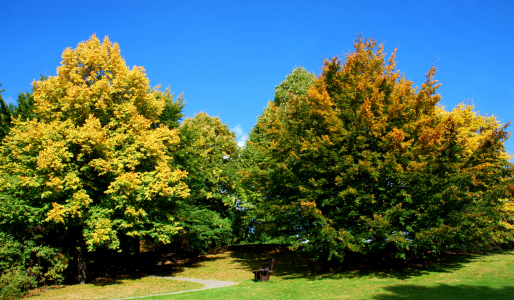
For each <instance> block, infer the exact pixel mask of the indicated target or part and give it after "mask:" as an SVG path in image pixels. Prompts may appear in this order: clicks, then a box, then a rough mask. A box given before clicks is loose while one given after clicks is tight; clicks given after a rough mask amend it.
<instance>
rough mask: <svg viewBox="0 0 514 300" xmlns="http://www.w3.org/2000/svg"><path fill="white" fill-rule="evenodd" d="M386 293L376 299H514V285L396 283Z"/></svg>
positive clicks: (386, 288)
mask: <svg viewBox="0 0 514 300" xmlns="http://www.w3.org/2000/svg"><path fill="white" fill-rule="evenodd" d="M384 289H385V290H387V292H386V293H383V294H379V295H376V296H374V297H373V298H372V299H374V300H402V299H420V300H432V299H445V300H463V299H465V300H468V299H487V300H511V299H514V287H512V286H504V287H500V288H491V287H486V286H471V285H447V284H438V285H436V286H430V287H427V286H419V285H394V286H388V287H385V288H384Z"/></svg>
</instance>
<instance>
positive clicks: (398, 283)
mask: <svg viewBox="0 0 514 300" xmlns="http://www.w3.org/2000/svg"><path fill="white" fill-rule="evenodd" d="M270 257H273V258H275V259H276V264H275V268H274V269H275V274H274V275H273V276H272V277H271V279H270V281H269V282H267V283H265V282H254V281H253V280H252V278H253V274H252V272H251V271H252V270H255V269H257V268H258V267H259V265H260V263H261V262H262V261H263V260H266V259H268V258H270ZM142 262H144V263H142ZM143 265H144V267H143ZM113 268H114V267H113ZM115 269H116V270H117V272H118V274H125V275H126V276H132V279H128V278H127V279H122V280H118V281H117V282H116V281H113V280H112V279H111V280H106V281H105V282H104V283H103V284H99V283H97V284H96V286H94V287H95V288H97V290H98V291H100V290H103V291H110V292H111V291H112V293H111V294H107V293H104V294H99V293H97V294H93V292H90V291H89V290H88V289H84V290H80V288H81V287H80V285H74V286H70V287H66V288H64V289H60V290H54V291H52V292H47V293H45V294H44V295H42V296H40V297H37V298H36V299H50V298H49V297H54V298H55V299H59V298H58V297H60V299H64V298H67V299H71V298H72V297H70V295H72V296H73V297H77V296H76V295H78V294H81V296H82V298H75V299H90V298H96V297H103V298H111V299H112V298H120V297H128V296H126V295H128V293H127V291H132V292H134V293H133V294H132V295H134V296H136V292H137V295H138V296H139V295H152V294H159V293H165V292H171V291H173V289H175V290H188V289H195V288H198V285H197V286H194V287H193V286H191V287H190V286H189V285H188V284H190V283H183V282H175V281H171V280H166V279H157V278H148V277H143V276H148V275H150V274H152V275H159V276H176V277H189V278H199V279H214V280H230V281H236V282H239V284H238V285H236V286H232V287H226V288H218V289H210V290H205V291H196V292H186V293H182V294H175V295H167V296H157V297H145V298H143V299H159V300H161V299H376V300H401V299H426V300H430V299H455V300H458V299H466V300H470V299H493V300H494V299H509V300H510V299H514V280H512V278H514V252H513V251H503V252H489V253H474V254H462V253H448V254H446V255H443V256H434V257H431V258H428V259H416V258H413V259H410V260H408V261H401V260H397V259H392V258H390V257H387V256H374V257H360V256H353V257H348V260H347V263H346V264H343V265H338V266H335V265H326V266H323V267H321V268H320V267H316V266H315V265H314V264H312V262H311V261H310V260H309V259H307V258H305V257H302V256H301V255H298V254H295V253H293V252H291V251H289V250H288V249H287V246H284V245H246V246H232V247H229V248H225V249H218V250H217V251H213V252H211V253H208V254H205V255H200V256H196V255H195V256H191V255H190V256H187V255H184V254H173V253H168V254H159V255H152V256H150V255H147V256H146V257H145V256H144V255H143V256H142V258H141V261H140V262H139V263H138V264H136V265H132V266H125V267H124V268H121V267H120V266H118V267H117V268H115ZM129 271H130V272H129ZM129 273H130V275H127V274H129ZM99 278H101V277H99ZM110 278H113V277H110ZM138 280H139V281H138ZM158 280H161V281H158ZM136 283H137V284H136ZM174 283H175V284H177V286H175V287H171V286H170V285H172V284H174ZM89 285H90V284H87V285H85V286H89ZM136 285H137V286H136ZM99 287H100V288H99ZM96 295H99V296H96ZM43 297H45V298H43Z"/></svg>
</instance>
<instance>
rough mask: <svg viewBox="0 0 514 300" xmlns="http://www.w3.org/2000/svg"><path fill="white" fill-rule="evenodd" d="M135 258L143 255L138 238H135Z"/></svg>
mask: <svg viewBox="0 0 514 300" xmlns="http://www.w3.org/2000/svg"><path fill="white" fill-rule="evenodd" d="M133 243H134V256H136V257H137V256H139V253H141V241H140V240H139V239H138V238H134V241H133Z"/></svg>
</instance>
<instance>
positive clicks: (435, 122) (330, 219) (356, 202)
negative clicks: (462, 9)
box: [243, 37, 513, 260]
mask: <svg viewBox="0 0 514 300" xmlns="http://www.w3.org/2000/svg"><path fill="white" fill-rule="evenodd" d="M395 65H396V62H395V52H393V53H392V55H391V56H390V57H389V58H388V59H387V60H386V57H385V53H384V48H383V45H379V44H377V43H376V42H375V41H373V40H372V39H369V40H364V39H363V38H361V37H359V38H358V39H357V41H356V43H355V50H354V51H353V52H351V53H348V54H347V55H346V56H345V57H344V61H343V60H342V59H341V58H337V57H336V58H332V59H327V60H326V61H325V62H324V67H323V72H322V74H321V75H319V76H318V77H317V78H316V79H315V80H314V84H312V85H311V86H310V89H309V90H308V95H305V96H297V95H295V94H294V93H291V96H290V97H289V100H288V101H286V102H283V101H282V102H277V101H273V102H270V103H269V105H268V107H267V108H266V109H265V111H264V112H263V114H262V115H261V116H260V117H259V119H258V122H257V125H256V126H255V128H254V130H253V131H252V134H251V135H250V142H249V143H248V144H247V148H246V149H245V153H244V154H243V157H246V159H247V162H248V161H249V162H250V163H248V165H249V166H252V165H253V167H251V168H248V169H247V171H246V172H244V176H245V183H246V185H247V186H248V187H249V189H251V190H253V194H252V197H248V202H249V203H251V204H252V205H253V207H254V210H253V214H252V217H253V218H256V219H257V220H258V221H259V222H258V225H257V227H258V229H260V230H263V231H266V232H268V233H269V234H270V235H275V236H282V237H284V236H287V237H289V238H291V239H293V240H295V241H296V242H295V243H294V244H293V246H292V247H293V248H294V249H302V250H305V251H307V252H308V253H310V254H312V255H313V256H314V257H315V258H317V259H319V260H326V259H328V260H330V259H332V258H337V259H339V260H342V259H344V256H345V253H347V252H348V251H353V252H359V253H374V252H377V251H390V252H392V253H395V254H396V255H397V256H398V257H405V256H406V255H407V254H408V253H426V252H428V251H435V252H437V251H443V250H446V249H455V248H469V247H483V246H490V245H495V244H498V243H503V242H505V241H506V240H510V239H511V238H512V235H511V232H512V231H511V230H510V229H511V228H512V227H511V226H510V225H509V224H508V222H507V221H508V216H509V213H508V210H509V206H511V205H512V204H511V203H512V179H513V168H512V164H510V163H509V159H510V157H509V155H508V154H507V153H506V152H505V148H504V146H503V143H504V141H505V140H506V139H507V138H508V137H509V135H510V133H508V132H507V131H506V128H507V125H501V124H500V123H499V122H498V121H497V120H496V118H494V117H484V116H481V115H479V114H478V113H476V112H475V111H474V110H473V107H472V106H469V105H459V106H458V107H456V108H455V109H453V110H451V111H447V110H445V109H444V108H443V107H442V106H440V105H439V101H440V99H441V97H440V96H439V95H438V94H437V88H438V87H439V84H438V83H437V81H436V80H435V79H434V75H435V73H436V69H435V68H434V67H432V68H431V69H430V70H429V72H428V73H427V75H426V81H425V82H424V83H423V85H422V86H421V88H416V87H414V86H413V83H412V82H411V81H409V80H407V79H406V78H405V77H404V76H402V75H401V74H400V72H399V71H398V70H396V69H395ZM252 162H253V163H252ZM509 187H510V189H509Z"/></svg>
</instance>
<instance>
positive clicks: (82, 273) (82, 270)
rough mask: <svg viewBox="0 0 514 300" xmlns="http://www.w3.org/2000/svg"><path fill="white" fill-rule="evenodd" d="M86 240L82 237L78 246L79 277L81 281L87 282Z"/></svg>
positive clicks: (82, 282)
mask: <svg viewBox="0 0 514 300" xmlns="http://www.w3.org/2000/svg"><path fill="white" fill-rule="evenodd" d="M86 251H87V247H86V242H85V241H84V240H83V239H82V238H81V239H80V242H79V246H78V247H77V266H78V268H77V269H78V273H79V274H78V275H79V276H78V278H79V283H80V284H84V283H86V279H87V277H86Z"/></svg>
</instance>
